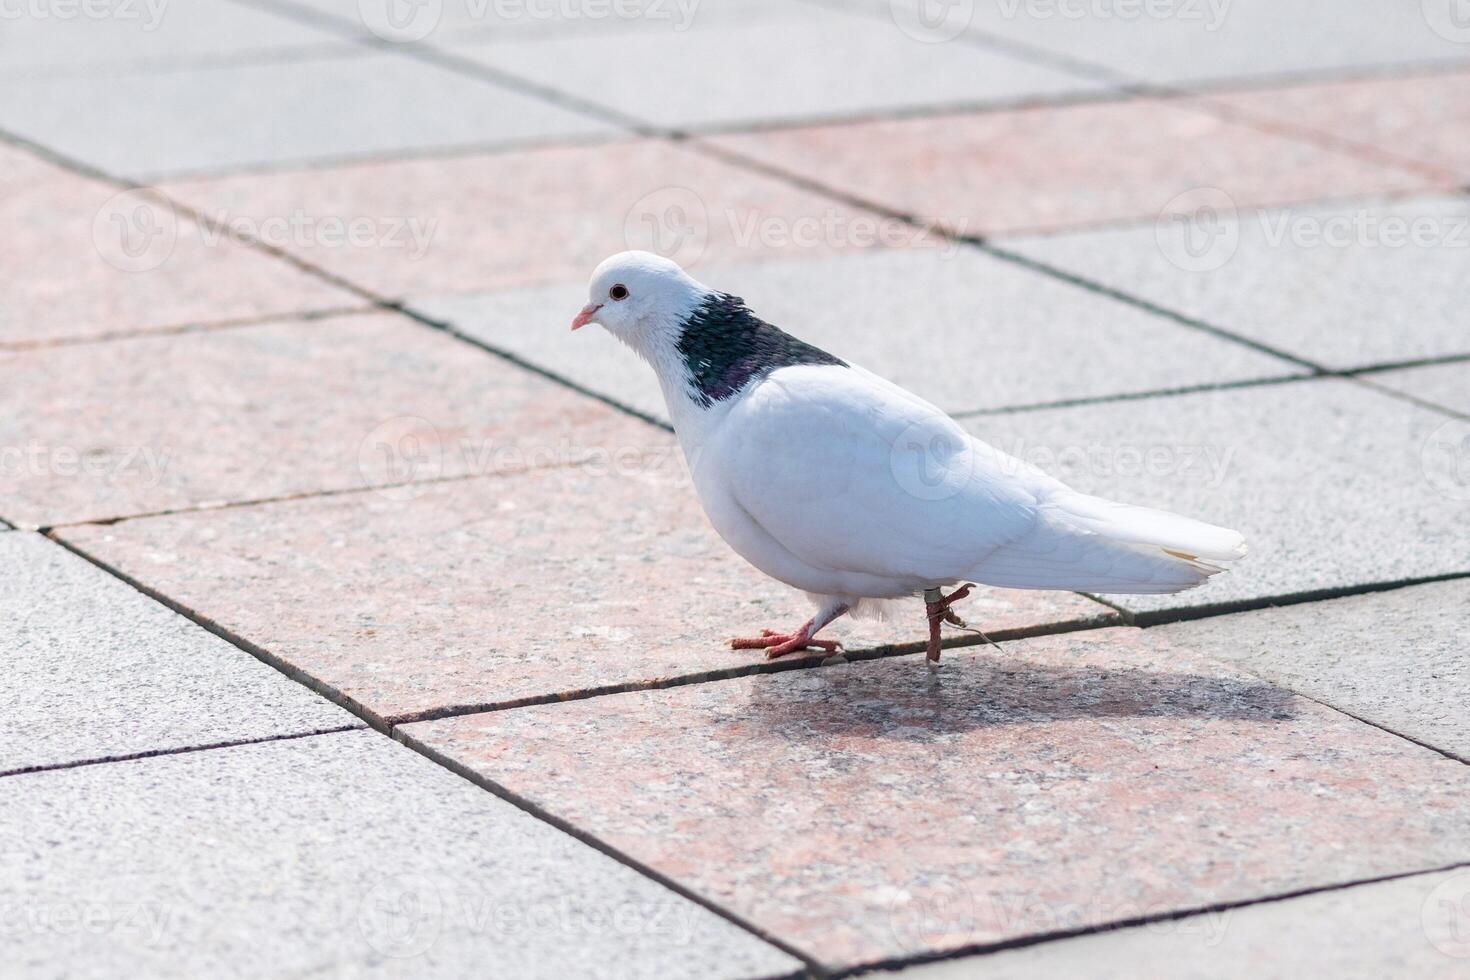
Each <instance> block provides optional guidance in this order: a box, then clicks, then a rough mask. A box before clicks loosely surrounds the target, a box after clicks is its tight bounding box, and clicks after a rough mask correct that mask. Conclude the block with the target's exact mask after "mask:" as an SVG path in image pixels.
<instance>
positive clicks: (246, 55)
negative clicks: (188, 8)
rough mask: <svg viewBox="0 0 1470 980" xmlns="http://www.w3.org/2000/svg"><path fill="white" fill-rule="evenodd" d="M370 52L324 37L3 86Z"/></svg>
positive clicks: (30, 73)
mask: <svg viewBox="0 0 1470 980" xmlns="http://www.w3.org/2000/svg"><path fill="white" fill-rule="evenodd" d="M369 53H370V52H368V51H364V50H363V49H362V48H361V47H360V46H357V45H353V44H348V43H345V41H344V40H343V39H338V38H330V37H323V38H320V39H315V40H311V41H298V42H287V43H284V44H274V45H270V46H268V47H257V48H246V49H244V50H238V51H215V52H208V53H204V54H195V55H184V56H182V57H179V56H175V55H164V56H161V57H157V58H146V57H145V58H141V59H134V60H132V61H100V62H92V63H84V64H80V65H75V66H73V65H67V66H65V67H57V66H55V65H44V66H40V67H35V68H6V69H0V84H4V83H7V82H40V83H42V84H45V83H47V82H67V81H91V82H94V83H97V84H103V83H105V82H107V81H108V80H109V79H115V78H132V77H137V76H140V75H171V74H179V73H183V72H198V71H212V70H214V69H226V70H227V69H231V68H261V67H270V66H273V65H285V64H295V63H300V62H307V61H333V60H338V59H346V58H360V57H362V56H364V55H366V54H369Z"/></svg>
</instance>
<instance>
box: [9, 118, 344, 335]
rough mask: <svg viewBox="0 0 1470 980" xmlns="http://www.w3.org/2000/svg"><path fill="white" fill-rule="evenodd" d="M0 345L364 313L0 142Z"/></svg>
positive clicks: (165, 207) (291, 273)
mask: <svg viewBox="0 0 1470 980" xmlns="http://www.w3.org/2000/svg"><path fill="white" fill-rule="evenodd" d="M0 225H3V226H4V228H5V236H4V238H3V239H0V263H3V264H4V266H5V267H6V268H8V269H11V270H13V274H12V275H10V276H9V277H8V278H7V280H6V285H5V288H4V289H3V290H0V347H5V346H7V345H18V344H27V343H35V342H49V341H59V340H77V339H82V338H88V337H98V336H102V335H106V334H112V333H129V332H136V331H146V330H153V329H158V328H171V327H180V326H185V325H188V324H211V323H221V322H227V321H238V320H249V319H255V318H259V317H267V316H278V315H280V314H283V313H291V312H314V311H321V310H326V309H340V308H344V307H350V306H358V305H361V303H362V301H361V300H360V299H358V298H357V297H356V296H354V295H353V294H351V293H348V292H346V291H344V290H341V289H337V288H335V287H333V286H330V285H328V284H327V283H325V282H323V281H321V280H320V279H318V278H316V277H314V276H310V275H307V274H305V273H303V272H300V271H299V270H297V269H295V268H293V267H292V266H290V265H288V264H287V263H285V262H281V261H279V260H276V259H272V258H270V257H269V256H266V255H263V254H261V253H259V252H256V251H254V250H252V249H250V248H247V247H244V246H242V245H240V244H239V243H238V242H237V241H236V240H234V239H232V238H231V237H230V236H229V235H214V234H213V233H211V232H209V231H207V230H204V229H201V228H200V227H199V226H198V225H196V224H195V223H194V222H193V221H191V220H190V219H189V218H187V217H185V216H184V215H182V214H179V213H178V212H176V211H175V209H174V208H173V207H172V206H171V205H169V204H167V203H165V202H162V201H155V200H153V199H151V198H148V197H145V196H143V195H141V194H139V193H135V192H125V193H119V191H118V189H117V188H116V187H113V186H110V185H108V184H104V183H101V182H98V181H93V180H89V179H86V178H83V177H79V176H76V175H75V174H72V173H70V172H68V171H65V170H62V169H60V168H59V167H55V166H53V165H51V164H50V163H47V162H45V161H43V160H40V159H38V158H37V157H35V156H32V155H30V154H28V153H23V152H21V151H20V150H16V149H13V148H11V147H8V146H4V145H0Z"/></svg>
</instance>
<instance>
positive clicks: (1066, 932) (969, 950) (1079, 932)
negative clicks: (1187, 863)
mask: <svg viewBox="0 0 1470 980" xmlns="http://www.w3.org/2000/svg"><path fill="white" fill-rule="evenodd" d="M1460 868H1470V861H1455V862H1453V863H1450V864H1444V865H1438V866H1436V867H1432V868H1417V869H1415V870H1413V871H1397V872H1392V873H1390V874H1383V875H1375V876H1372V877H1369V878H1356V879H1353V880H1351V881H1341V882H1334V883H1331V884H1326V885H1313V886H1310V887H1306V888H1294V889H1291V890H1290V891H1284V892H1277V893H1275V894H1272V895H1263V896H1260V897H1258V898H1247V899H1242V900H1240V901H1236V902H1228V901H1227V902H1214V903H1211V904H1209V905H1196V906H1190V907H1188V908H1183V909H1174V910H1171V911H1168V912H1159V913H1155V914H1151V915H1136V916H1129V917H1127V918H1123V919H1113V920H1110V921H1108V922H1100V923H1097V924H1095V925H1088V926H1080V927H1077V928H1073V929H1054V930H1051V931H1049V932H1038V933H1034V934H1032V935H1029V936H1018V937H1016V938H1013V939H1002V940H999V941H996V942H989V943H972V944H970V945H967V946H961V947H959V948H957V949H952V950H945V951H943V952H938V953H921V954H918V955H916V956H912V957H894V958H890V959H885V960H881V961H876V962H872V963H864V964H862V965H861V966H856V967H850V968H848V969H845V970H842V971H840V972H838V973H836V974H834V975H833V976H834V977H839V978H846V977H856V976H861V975H863V974H866V973H872V972H875V971H877V970H896V969H900V968H903V967H910V966H918V965H921V964H925V963H939V962H944V961H947V960H959V959H963V958H966V957H971V956H979V955H983V954H988V953H999V952H1003V951H1005V950H1011V949H1024V948H1026V947H1028V946H1039V945H1042V944H1043V943H1050V942H1055V941H1058V940H1063V939H1075V938H1078V937H1081V936H1091V935H1098V934H1102V933H1107V932H1113V931H1116V930H1118V929H1128V928H1133V927H1137V926H1147V925H1152V924H1155V923H1160V922H1175V921H1178V920H1179V919H1187V918H1191V917H1193V916H1197V915H1206V914H1208V913H1211V912H1227V911H1234V910H1236V909H1244V908H1250V907H1251V906H1254V905H1270V904H1274V903H1276V902H1284V901H1288V900H1290V899H1293V898H1304V897H1306V896H1308V895H1320V894H1323V893H1326V892H1336V891H1345V890H1347V889H1351V888H1359V887H1362V886H1364V885H1376V884H1382V883H1384V882H1389V881H1401V880H1403V879H1405V878H1418V877H1422V876H1425V875H1432V874H1443V873H1444V872H1446V871H1456V870H1459V869H1460Z"/></svg>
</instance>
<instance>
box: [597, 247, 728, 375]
mask: <svg viewBox="0 0 1470 980" xmlns="http://www.w3.org/2000/svg"><path fill="white" fill-rule="evenodd" d="M587 291H588V297H587V305H586V306H584V307H582V311H581V312H580V313H578V314H577V316H576V319H574V320H572V329H573V330H576V329H578V328H579V327H584V326H586V325H587V324H589V323H600V324H602V325H603V327H605V328H606V329H607V331H608V332H609V333H611V334H612V335H613V336H614V337H617V338H618V339H619V340H622V341H624V342H625V343H627V344H629V345H630V346H632V347H633V348H634V349H636V350H642V351H647V350H649V348H650V347H651V345H652V344H653V343H654V342H656V341H657V340H659V339H660V338H664V337H669V338H672V339H674V340H677V334H678V331H679V329H680V328H681V325H682V324H683V323H684V321H685V320H686V319H687V318H688V317H689V315H690V314H691V313H692V312H694V310H696V309H698V307H699V305H700V303H702V302H704V299H705V297H706V296H708V295H709V290H708V289H707V288H705V287H704V286H702V285H700V283H698V282H697V281H695V280H694V279H693V278H691V277H690V276H689V274H688V273H686V272H685V271H684V270H683V269H681V268H679V266H678V265H677V264H676V263H674V262H671V261H669V260H668V259H666V258H664V257H663V256H661V255H654V254H653V253H652V252H619V253H618V254H617V255H613V256H610V257H608V258H606V259H603V261H602V264H601V265H599V266H598V267H597V269H596V270H594V271H593V273H592V282H591V284H590V285H589V286H588V290H587Z"/></svg>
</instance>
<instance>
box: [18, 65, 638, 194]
mask: <svg viewBox="0 0 1470 980" xmlns="http://www.w3.org/2000/svg"><path fill="white" fill-rule="evenodd" d="M0 126H3V127H4V128H5V129H7V130H9V131H11V132H13V133H16V134H18V135H20V136H24V137H26V138H28V139H30V140H33V141H35V142H37V143H40V144H42V145H44V146H49V147H51V148H52V149H54V150H57V151H58V152H61V153H63V154H66V155H67V156H69V157H71V158H73V159H77V160H81V161H84V162H86V163H88V164H90V165H92V166H95V167H98V168H100V169H102V170H104V171H106V172H108V173H110V174H113V175H115V176H123V177H129V178H132V179H135V180H142V181H152V180H158V179H160V178H161V177H163V176H164V175H169V174H173V175H177V174H180V173H191V172H199V171H222V170H230V169H239V168H242V167H261V166H266V165H272V166H301V165H304V164H307V163H311V162H315V161H340V160H345V159H350V158H355V157H367V156H372V155H381V154H390V153H398V152H403V151H408V150H416V151H422V150H438V149H446V148H454V147H471V146H473V147H485V146H494V145H505V144H515V143H524V142H527V141H531V140H544V139H547V138H552V137H566V136H585V135H592V134H610V133H614V132H616V131H617V130H616V129H615V128H614V127H612V126H611V125H609V124H607V123H602V122H599V121H597V120H594V119H591V118H589V117H587V116H584V115H581V114H577V113H573V112H571V111H569V110H567V109H563V108H561V107H559V106H556V105H553V104H550V103H547V102H545V101H543V100H540V99H535V98H532V97H530V96H526V95H521V94H518V93H516V92H512V91H509V90H507V89H505V88H502V87H498V86H496V85H492V84H489V83H486V82H481V81H478V80H475V79H470V78H466V77H465V76H463V75H460V74H457V73H455V72H452V71H449V70H447V69H443V68H439V67H436V66H434V65H430V64H427V63H424V62H422V61H418V60H415V59H412V58H406V57H402V56H399V55H397V54H366V53H358V52H356V51H349V52H345V53H343V54H341V55H338V56H335V57H316V58H311V59H306V60H294V61H286V62H278V63H270V64H253V65H252V64H237V65H221V66H216V67H209V68H195V69H181V70H178V71H171V72H150V73H137V74H120V75H116V76H112V77H109V78H108V80H107V84H106V85H99V84H98V82H97V80H96V79H94V78H20V79H16V80H13V81H11V82H8V83H7V84H6V85H5V87H4V88H3V89H0Z"/></svg>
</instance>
